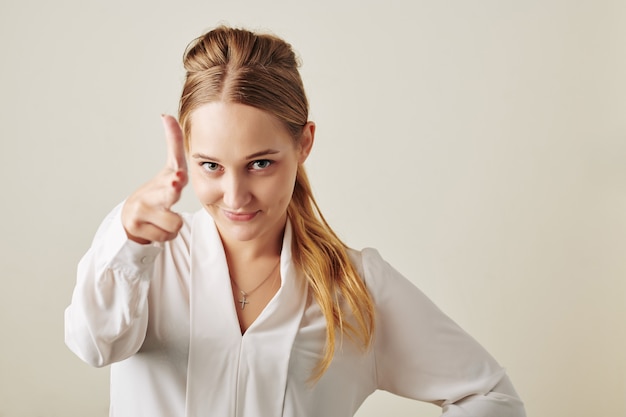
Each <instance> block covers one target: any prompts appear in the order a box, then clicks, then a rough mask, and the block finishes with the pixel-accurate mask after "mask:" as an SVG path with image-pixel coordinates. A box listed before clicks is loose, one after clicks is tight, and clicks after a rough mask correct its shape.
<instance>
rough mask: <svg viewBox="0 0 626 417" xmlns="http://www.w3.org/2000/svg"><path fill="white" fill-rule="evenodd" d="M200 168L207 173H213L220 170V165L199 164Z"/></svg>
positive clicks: (210, 163) (212, 163) (211, 163)
mask: <svg viewBox="0 0 626 417" xmlns="http://www.w3.org/2000/svg"><path fill="white" fill-rule="evenodd" d="M200 166H201V167H202V169H204V170H205V171H208V172H214V171H217V170H218V169H220V165H219V164H218V163H216V162H201V163H200Z"/></svg>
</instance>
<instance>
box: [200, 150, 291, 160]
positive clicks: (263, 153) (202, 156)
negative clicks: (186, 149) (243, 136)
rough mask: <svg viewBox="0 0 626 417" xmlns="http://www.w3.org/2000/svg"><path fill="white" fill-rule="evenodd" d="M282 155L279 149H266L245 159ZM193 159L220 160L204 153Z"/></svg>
mask: <svg viewBox="0 0 626 417" xmlns="http://www.w3.org/2000/svg"><path fill="white" fill-rule="evenodd" d="M277 153H280V151H279V150H277V149H265V150H262V151H259V152H255V153H251V154H250V155H247V156H246V157H245V159H254V158H258V157H259V156H264V155H274V154H277ZM191 157H192V158H194V159H207V160H209V161H215V162H219V161H220V160H219V159H218V158H215V157H212V156H210V155H205V154H203V153H199V152H197V153H194V154H193V155H191Z"/></svg>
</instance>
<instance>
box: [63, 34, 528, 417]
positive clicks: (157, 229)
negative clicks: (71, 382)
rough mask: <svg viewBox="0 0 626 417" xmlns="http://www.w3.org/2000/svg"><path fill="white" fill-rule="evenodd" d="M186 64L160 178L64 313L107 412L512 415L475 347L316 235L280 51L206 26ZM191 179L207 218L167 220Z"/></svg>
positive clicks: (298, 91)
mask: <svg viewBox="0 0 626 417" xmlns="http://www.w3.org/2000/svg"><path fill="white" fill-rule="evenodd" d="M184 64H185V68H186V70H187V76H186V81H185V85H184V88H183V93H182V97H181V101H180V109H179V121H180V125H179V124H178V122H177V121H176V120H175V119H174V118H173V117H170V116H163V121H164V127H165V133H166V138H167V143H168V161H167V164H166V167H165V169H164V170H163V171H162V172H161V173H159V174H158V175H157V176H156V177H155V178H154V179H152V180H151V181H150V182H148V183H147V184H145V185H144V186H143V187H141V188H139V189H138V190H137V191H136V192H135V193H133V194H132V195H131V196H130V197H129V198H128V199H127V200H126V201H125V202H124V203H122V204H121V205H120V206H118V207H117V208H116V209H114V210H113V212H112V213H111V214H110V215H109V216H108V217H107V219H106V220H105V221H104V222H103V224H102V225H101V226H100V229H99V230H98V232H97V234H96V237H95V239H94V241H93V244H92V246H91V248H90V249H89V251H88V252H87V253H86V254H85V256H84V257H83V259H82V260H81V262H80V264H79V267H78V280H77V284H76V288H75V290H74V295H73V298H72V303H71V305H70V306H69V307H68V308H67V310H66V315H65V323H66V342H67V344H68V346H69V347H70V348H71V349H72V350H73V351H74V352H75V353H76V354H77V355H78V356H79V357H80V358H82V359H83V360H84V361H86V362H88V363H90V364H92V365H94V366H105V365H109V364H111V365H112V366H111V411H110V414H111V415H112V416H122V417H127V416H128V417H130V416H132V417H140V416H146V417H159V416H163V417H172V416H189V417H191V416H205V415H215V416H263V417H269V416H293V417H296V416H297V417H304V416H323V417H332V416H341V417H344V416H352V415H353V414H354V413H355V412H356V410H357V409H358V407H359V406H360V405H361V403H362V402H363V401H364V400H365V398H366V397H367V396H368V395H369V394H371V393H372V392H373V391H375V390H376V389H384V390H387V391H390V392H393V393H396V394H398V395H402V396H406V397H410V398H415V399H418V400H422V401H428V402H431V403H435V404H438V405H440V406H442V407H443V415H446V416H482V417H487V416H494V417H495V416H497V417H508V416H523V415H524V408H523V405H522V403H521V401H520V400H519V399H518V397H517V394H516V393H515V390H514V389H513V387H512V385H511V383H510V382H509V379H508V377H507V376H506V374H505V372H504V370H503V369H502V368H501V367H500V366H499V365H498V364H497V363H496V361H495V360H494V359H493V358H492V357H491V356H490V355H489V354H488V353H487V352H486V351H485V350H484V349H483V348H482V347H481V346H480V345H479V344H477V343H476V342H475V341H474V340H473V339H472V338H471V337H470V336H468V335H467V334H466V333H465V332H463V331H462V330H461V329H460V328H459V327H458V326H457V325H456V324H454V323H453V322H452V321H451V320H450V319H449V318H448V317H446V316H445V315H444V314H443V313H441V312H440V311H439V310H438V309H437V308H436V307H435V306H434V305H433V304H432V303H431V302H430V301H429V300H428V299H427V298H426V297H425V296H424V295H423V294H422V293H421V292H420V291H419V290H418V289H417V288H415V287H414V286H413V285H412V284H411V283H410V282H409V281H408V280H406V279H405V278H403V277H402V276H401V275H400V274H399V273H398V272H396V271H395V270H394V269H393V268H392V267H390V266H389V265H388V264H387V263H386V262H385V261H384V260H383V259H381V257H380V255H379V254H378V253H377V252H376V251H375V250H373V249H365V250H363V251H355V250H352V249H349V248H347V247H346V246H345V245H344V244H343V243H342V242H341V241H340V240H339V239H338V238H337V236H336V235H335V234H334V233H333V231H332V229H331V228H330V227H329V226H328V224H327V223H326V221H325V220H324V218H323V216H322V215H321V213H320V212H319V210H318V207H317V205H316V203H315V200H314V199H313V196H312V193H311V188H310V186H309V182H308V180H307V177H306V175H305V171H304V168H303V163H304V162H305V160H306V159H307V156H308V155H309V152H310V151H311V147H312V145H313V141H314V136H315V125H314V124H313V123H312V122H310V121H309V120H308V103H307V100H306V96H305V92H304V89H303V85H302V81H301V79H300V75H299V73H298V68H297V62H296V59H295V57H294V53H293V51H292V50H291V47H290V45H288V44H287V43H285V42H284V41H282V40H280V39H278V38H276V37H273V36H269V35H259V34H254V33H251V32H248V31H245V30H237V29H230V28H226V27H219V28H217V29H214V30H212V31H210V32H208V33H206V34H205V35H204V36H202V37H200V38H198V39H196V40H195V41H194V42H192V44H191V45H190V46H189V48H188V49H187V51H186V54H185V59H184ZM187 163H188V164H189V166H188V165H187ZM188 178H190V179H191V182H192V184H193V188H194V191H195V193H196V195H197V197H198V199H199V201H200V203H201V205H202V206H203V209H202V210H200V211H199V212H197V213H195V214H183V215H179V214H177V213H174V212H173V211H171V209H170V208H171V207H172V205H173V204H174V203H175V202H176V201H177V200H178V199H179V197H180V193H181V190H182V189H183V187H184V186H185V185H186V184H187V181H188Z"/></svg>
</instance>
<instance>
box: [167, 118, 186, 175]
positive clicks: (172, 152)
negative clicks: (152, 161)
mask: <svg viewBox="0 0 626 417" xmlns="http://www.w3.org/2000/svg"><path fill="white" fill-rule="evenodd" d="M161 120H162V121H163V129H164V130H165V141H166V142H167V167H168V168H171V169H172V170H173V171H185V172H187V159H186V157H185V145H184V141H183V132H182V130H181V128H180V125H179V124H178V121H177V120H176V119H175V118H174V117H172V116H170V115H167V114H163V115H161Z"/></svg>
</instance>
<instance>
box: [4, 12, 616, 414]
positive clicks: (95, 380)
mask: <svg viewBox="0 0 626 417" xmlns="http://www.w3.org/2000/svg"><path fill="white" fill-rule="evenodd" d="M219 23H228V24H231V25H236V26H245V27H248V28H252V29H263V30H268V31H271V32H273V33H275V34H277V35H279V36H282V37H284V38H285V39H287V40H288V41H289V42H291V43H292V44H293V46H294V48H295V49H296V50H297V51H298V53H299V55H300V56H301V59H302V62H303V66H302V75H303V78H304V82H305V86H306V88H307V91H308V94H309V98H310V101H311V118H312V120H314V121H315V122H316V123H317V126H318V131H317V140H316V144H315V148H314V151H313V155H312V156H311V158H310V160H309V161H308V162H307V165H308V168H309V172H310V176H311V180H312V182H313V186H314V189H315V192H316V195H317V198H318V202H319V204H320V206H321V208H322V210H323V212H324V214H325V215H326V217H327V219H328V220H329V221H330V223H331V224H332V225H333V226H334V227H335V228H336V231H337V232H338V233H339V235H340V236H341V237H342V238H343V239H344V240H345V241H346V242H347V243H348V244H350V245H351V246H353V247H357V248H361V247H364V246H373V247H376V248H378V249H379V251H380V252H381V253H382V254H383V256H384V257H385V258H386V259H387V260H388V261H389V262H390V263H391V264H393V265H394V266H395V267H396V268H397V269H399V270H400V271H401V272H403V273H404V274H405V275H406V276H407V277H409V278H410V279H411V280H412V281H413V282H414V283H415V284H416V285H418V286H419V287H420V288H421V289H422V290H423V291H424V292H425V293H426V294H428V295H429V296H430V297H431V298H432V299H433V300H434V301H435V302H436V303H437V304H438V305H439V306H440V307H441V308H442V309H443V310H444V311H446V312H447V313H448V314H449V315H450V316H452V318H454V319H455V320H456V321H457V322H459V323H460V324H461V325H462V326H463V327H464V328H465V329H467V330H468V331H469V332H470V333H471V334H472V335H474V336H475V337H476V338H477V339H478V340H479V341H481V343H483V344H484V345H485V346H486V347H487V349H488V350H489V351H490V352H492V354H493V355H494V356H495V357H496V358H497V359H498V360H499V361H500V362H501V363H502V364H503V365H504V366H505V367H506V368H507V370H508V372H509V374H510V376H511V378H512V380H513V382H514V384H515V385H516V387H517V389H518V391H519V393H520V395H521V396H522V398H523V400H524V401H525V403H526V406H527V411H528V415H529V416H568V417H579V416H580V417H588V416H593V415H610V416H624V415H626V358H625V356H626V355H625V353H624V352H626V324H625V319H626V280H625V277H626V256H625V255H626V164H625V159H626V122H625V117H624V116H625V114H626V113H625V109H626V78H625V77H624V74H626V2H623V1H602V0H601V1H593V0H586V1H558V0H542V1H539V0H525V1H521V0H520V1H500V0H476V1H461V0H458V1H434V0H433V1H409V0H405V1H393V0H390V1H384V2H383V1H380V2H367V1H346V2H340V1H337V0H322V1H309V2H293V1H280V0H274V1H268V2H261V1H254V0H249V1H230V2H228V1H220V2H217V1H214V2H211V1H186V2H185V1H181V2H164V1H158V0H152V1H148V0H139V1H121V0H112V1H111V0H109V1H100V2H95V1H83V0H58V1H54V2H49V1H43V0H39V1H28V0H26V1H21V0H20V1H18V0H10V1H7V0H2V2H0V59H1V60H2V61H1V62H2V65H1V66H0V138H1V139H0V140H1V142H0V143H1V145H0V170H1V171H0V173H1V176H0V178H1V179H2V182H3V184H2V188H1V190H2V191H1V193H2V205H1V206H0V213H1V220H0V239H1V240H0V244H1V246H0V253H1V260H0V271H2V272H1V273H2V281H1V287H0V312H1V315H0V329H1V330H2V336H1V337H2V339H1V342H0V416H2V417H9V416H10V417H27V416H28V417H32V416H46V417H54V416H58V417H68V416H76V417H82V416H94V417H96V416H106V415H107V409H108V369H106V368H105V369H93V368H90V367H89V366H87V365H85V364H83V363H82V362H81V361H80V360H79V359H78V358H76V357H75V356H73V354H72V353H71V352H70V351H69V350H68V349H67V348H66V347H65V345H64V342H63V310H64V309H65V307H66V306H67V304H68V303H69V301H70V296H71V291H72V288H73V285H74V281H75V268H76V264H77V262H78V260H79V258H80V257H81V255H82V254H83V253H84V252H85V251H86V250H87V248H88V246H89V243H90V240H91V238H92V236H93V233H94V232H95V230H96V227H97V226H98V224H99V222H100V220H101V219H102V218H103V216H104V215H105V214H106V213H107V212H108V211H109V210H110V209H111V208H112V207H113V206H114V205H115V204H117V203H118V202H119V201H121V200H122V199H123V198H125V196H126V195H128V194H129V193H130V192H131V191H132V190H134V189H135V188H136V187H137V186H139V185H140V184H142V183H143V182H144V181H146V180H148V179H149V178H150V177H151V176H152V175H153V174H155V173H156V172H157V171H158V170H159V169H160V167H161V166H162V164H163V163H164V158H165V145H164V140H163V134H162V132H161V125H160V119H159V115H160V114H161V113H163V112H167V113H172V114H175V113H176V110H177V104H178V97H179V93H180V89H181V85H182V79H183V70H182V64H181V58H182V53H183V50H184V49H185V46H186V45H187V43H188V42H189V41H190V40H191V39H193V38H195V37H196V36H199V35H200V34H201V33H203V32H204V31H205V30H206V29H209V28H211V27H213V26H215V25H216V24H219ZM178 207H179V208H180V209H181V210H195V209H196V207H197V205H196V204H195V202H194V196H193V191H192V190H191V189H187V190H186V192H185V195H184V199H183V201H182V202H181V203H180V204H179V206H178ZM406 319H407V326H408V325H410V322H411V318H410V317H407V318H406ZM439 413H440V411H439V409H438V408H437V407H434V406H431V405H424V404H419V403H416V402H413V401H409V400H406V399H400V398H397V397H393V396H391V395H389V394H385V393H377V394H375V395H374V396H373V397H371V398H370V399H368V400H367V401H366V403H365V404H364V406H363V407H362V408H361V410H360V411H359V412H358V414H357V415H358V416H359V417H367V416H378V415H398V416H399V415H407V416H408V415H421V416H436V415H438V414H439Z"/></svg>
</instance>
